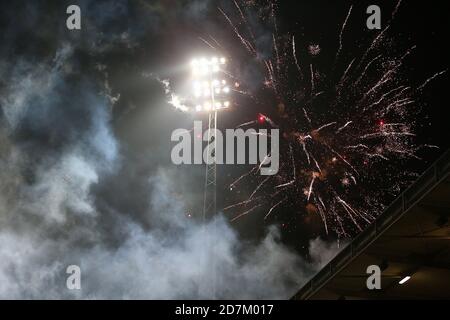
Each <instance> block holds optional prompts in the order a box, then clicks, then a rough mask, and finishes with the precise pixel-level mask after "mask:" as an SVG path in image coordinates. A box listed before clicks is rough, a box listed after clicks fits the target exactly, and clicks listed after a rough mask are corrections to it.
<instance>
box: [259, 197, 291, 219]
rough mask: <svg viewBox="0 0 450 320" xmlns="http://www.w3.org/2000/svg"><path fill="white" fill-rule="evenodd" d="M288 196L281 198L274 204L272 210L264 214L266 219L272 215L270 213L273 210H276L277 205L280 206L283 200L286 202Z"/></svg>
mask: <svg viewBox="0 0 450 320" xmlns="http://www.w3.org/2000/svg"><path fill="white" fill-rule="evenodd" d="M287 199H288V198H287V197H284V198H283V199H281V200H280V201H278V202H277V203H276V204H274V205H273V206H272V208H270V210H269V211H268V212H267V214H266V215H265V216H264V220H266V219H267V217H268V216H270V214H271V213H272V211H273V210H275V208H276V207H278V206H279V205H280V204H282V203H283V202H285V201H286V200H287Z"/></svg>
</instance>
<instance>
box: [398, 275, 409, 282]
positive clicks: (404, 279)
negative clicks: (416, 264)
mask: <svg viewBox="0 0 450 320" xmlns="http://www.w3.org/2000/svg"><path fill="white" fill-rule="evenodd" d="M409 279H411V276H406V277H404V278H403V279H402V280H400V281H399V284H404V283H405V282H406V281H408V280H409Z"/></svg>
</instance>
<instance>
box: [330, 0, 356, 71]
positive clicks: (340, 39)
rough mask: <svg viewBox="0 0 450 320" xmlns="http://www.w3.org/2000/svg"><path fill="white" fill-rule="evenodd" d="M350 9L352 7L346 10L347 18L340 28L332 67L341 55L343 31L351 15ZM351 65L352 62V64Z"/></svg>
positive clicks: (351, 7)
mask: <svg viewBox="0 0 450 320" xmlns="http://www.w3.org/2000/svg"><path fill="white" fill-rule="evenodd" d="M352 9H353V5H351V6H350V9H349V10H348V13H347V17H346V18H345V21H344V23H343V24H342V28H341V32H340V33H339V49H338V50H337V53H336V58H335V60H334V66H336V63H337V61H338V60H339V55H340V54H341V50H342V37H343V35H344V29H345V26H346V25H347V22H348V19H349V18H350V14H351V13H352ZM352 63H353V62H352Z"/></svg>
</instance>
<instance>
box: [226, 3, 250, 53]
mask: <svg viewBox="0 0 450 320" xmlns="http://www.w3.org/2000/svg"><path fill="white" fill-rule="evenodd" d="M218 9H219V11H220V13H222V15H223V16H224V17H225V19H226V20H227V21H228V23H229V24H230V26H231V27H232V28H233V30H234V33H235V34H236V36H237V37H238V38H239V39H240V40H241V42H242V44H243V45H244V46H245V47H246V48H247V50H248V51H249V52H250V53H251V54H252V55H255V56H256V55H257V53H256V50H255V48H253V46H252V45H251V44H250V43H249V42H248V41H247V40H246V39H245V38H244V37H243V36H242V35H241V34H240V32H239V30H238V29H237V27H236V26H235V25H234V24H233V22H232V21H231V19H230V18H229V17H228V15H227V14H226V13H225V12H224V11H223V10H222V9H221V8H218Z"/></svg>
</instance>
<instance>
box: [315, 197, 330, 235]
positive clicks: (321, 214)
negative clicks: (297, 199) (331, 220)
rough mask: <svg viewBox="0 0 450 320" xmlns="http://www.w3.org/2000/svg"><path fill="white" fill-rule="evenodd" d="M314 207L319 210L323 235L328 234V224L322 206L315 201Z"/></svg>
mask: <svg viewBox="0 0 450 320" xmlns="http://www.w3.org/2000/svg"><path fill="white" fill-rule="evenodd" d="M322 204H323V203H322ZM316 207H317V209H318V210H319V215H320V218H321V219H322V222H323V225H324V228H325V233H326V234H328V223H327V218H326V214H325V212H324V210H323V208H322V206H321V205H320V204H318V203H317V201H316ZM325 210H326V209H325Z"/></svg>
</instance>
